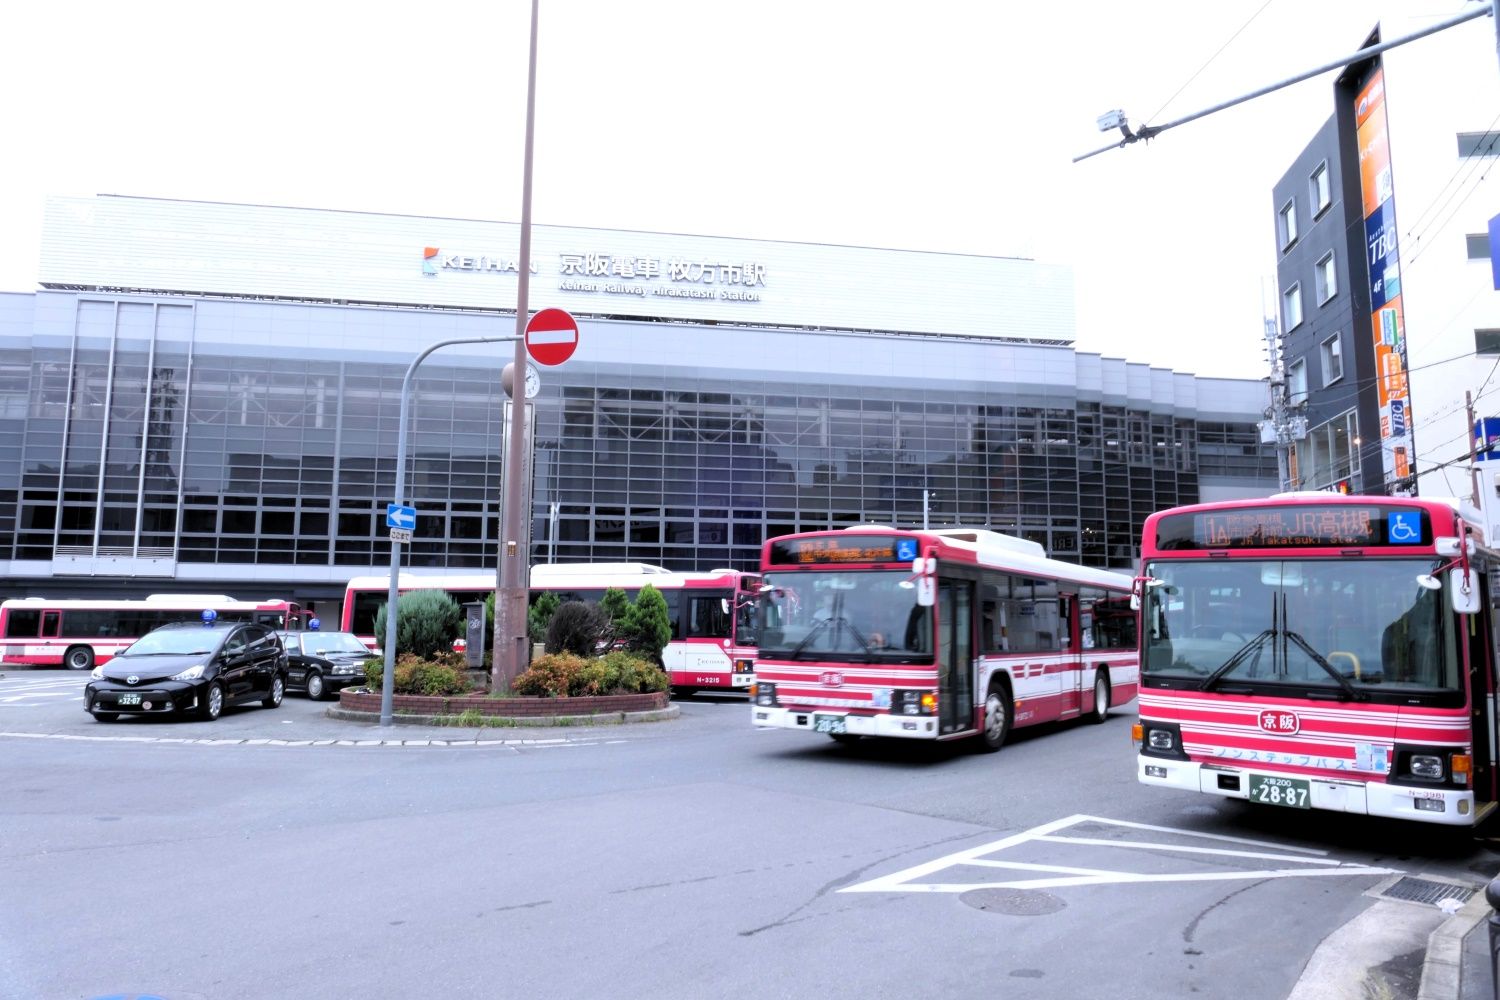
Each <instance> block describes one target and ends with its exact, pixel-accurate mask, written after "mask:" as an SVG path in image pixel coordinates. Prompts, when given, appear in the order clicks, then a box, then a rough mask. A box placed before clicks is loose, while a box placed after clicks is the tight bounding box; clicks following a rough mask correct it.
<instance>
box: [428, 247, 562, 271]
mask: <svg viewBox="0 0 1500 1000" xmlns="http://www.w3.org/2000/svg"><path fill="white" fill-rule="evenodd" d="M439 271H493V272H495V273H497V274H519V273H521V263H520V261H515V260H506V259H505V258H503V257H471V256H469V255H467V254H461V253H444V252H443V250H442V248H441V247H423V248H422V273H423V274H437V273H438V272H439ZM531 273H532V274H536V264H535V263H533V264H532V265H531Z"/></svg>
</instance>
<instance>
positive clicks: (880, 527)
mask: <svg viewBox="0 0 1500 1000" xmlns="http://www.w3.org/2000/svg"><path fill="white" fill-rule="evenodd" d="M844 530H845V531H895V530H896V529H895V528H893V527H891V526H890V525H889V524H851V525H849V527H847V528H845V529H844Z"/></svg>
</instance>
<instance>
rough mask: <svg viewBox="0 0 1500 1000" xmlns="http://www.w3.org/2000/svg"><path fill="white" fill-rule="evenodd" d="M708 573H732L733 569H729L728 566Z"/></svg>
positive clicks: (716, 568) (718, 567)
mask: <svg viewBox="0 0 1500 1000" xmlns="http://www.w3.org/2000/svg"><path fill="white" fill-rule="evenodd" d="M709 572H710V573H733V572H734V569H733V568H732V567H729V566H717V567H715V568H714V569H711V570H709Z"/></svg>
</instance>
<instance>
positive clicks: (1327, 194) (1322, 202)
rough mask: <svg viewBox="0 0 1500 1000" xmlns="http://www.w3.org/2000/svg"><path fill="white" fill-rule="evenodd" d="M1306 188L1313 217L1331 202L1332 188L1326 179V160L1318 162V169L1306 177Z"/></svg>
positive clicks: (1321, 212)
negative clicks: (1310, 200)
mask: <svg viewBox="0 0 1500 1000" xmlns="http://www.w3.org/2000/svg"><path fill="white" fill-rule="evenodd" d="M1307 188H1308V194H1309V196H1311V198H1312V206H1313V217H1314V218H1316V217H1317V216H1319V215H1321V214H1323V210H1324V209H1326V208H1327V207H1328V206H1329V205H1330V204H1332V203H1333V189H1332V186H1331V185H1330V184H1329V180H1328V161H1327V160H1324V161H1323V162H1322V163H1320V164H1318V169H1316V170H1314V171H1313V172H1312V176H1311V177H1309V178H1308V179H1307Z"/></svg>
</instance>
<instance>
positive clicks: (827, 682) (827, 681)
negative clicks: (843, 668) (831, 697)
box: [819, 670, 844, 688]
mask: <svg viewBox="0 0 1500 1000" xmlns="http://www.w3.org/2000/svg"><path fill="white" fill-rule="evenodd" d="M819 679H820V680H821V681H822V682H823V686H824V687H831V688H836V687H843V685H844V675H843V674H841V673H839V672H838V671H837V670H825V671H823V676H822V677H821V678H819Z"/></svg>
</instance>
